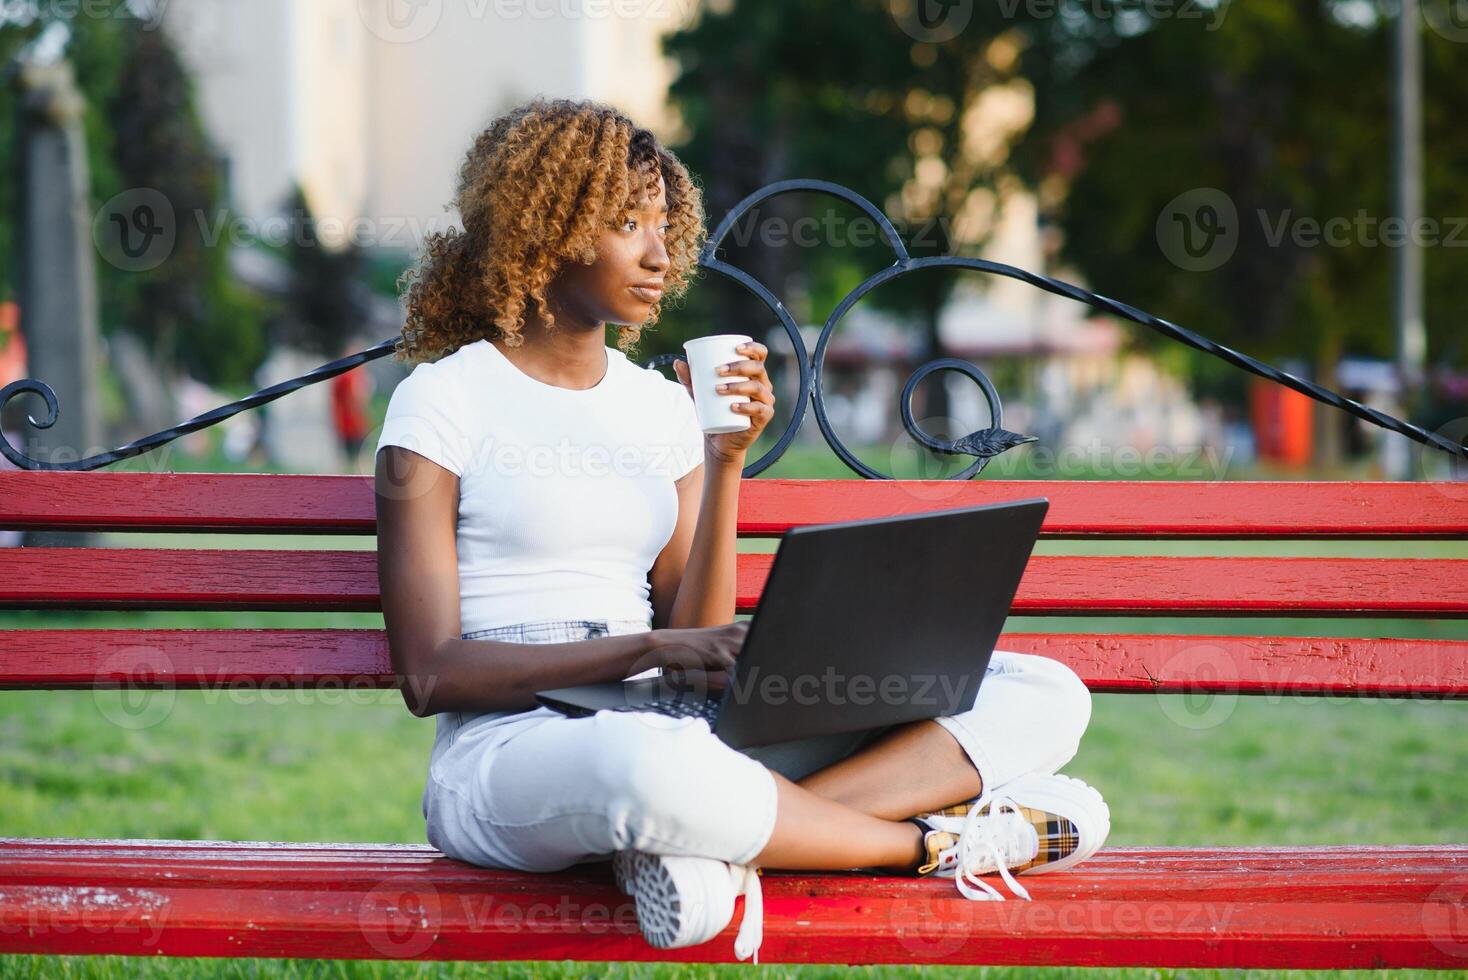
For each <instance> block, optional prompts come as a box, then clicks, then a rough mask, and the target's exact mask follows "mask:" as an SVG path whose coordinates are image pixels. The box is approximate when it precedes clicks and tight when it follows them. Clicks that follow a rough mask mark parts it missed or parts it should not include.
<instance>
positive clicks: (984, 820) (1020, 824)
mask: <svg viewBox="0 0 1468 980" xmlns="http://www.w3.org/2000/svg"><path fill="white" fill-rule="evenodd" d="M986 804H987V805H988V807H989V812H988V813H987V814H984V815H982V816H980V811H981V810H983V809H984V806H985V805H986ZM1033 834H1034V830H1033V828H1032V827H1031V826H1030V823H1029V821H1028V820H1026V819H1025V815H1024V813H1022V812H1021V811H1020V808H1019V804H1018V803H1016V802H1014V800H1012V799H1011V798H1009V797H1008V796H999V797H992V798H991V796H990V794H988V793H986V794H984V795H983V796H981V797H979V798H978V799H977V800H975V801H974V804H973V805H972V806H970V807H969V811H968V815H967V816H965V817H964V821H963V830H962V831H960V832H959V835H958V868H957V870H955V871H954V874H953V880H954V883H955V884H957V885H958V890H959V891H960V892H961V893H962V894H963V896H964V897H965V898H970V899H973V900H974V901H978V902H989V901H994V902H1002V901H1004V896H1003V895H1001V894H999V891H998V890H997V889H996V888H995V887H994V886H993V885H991V884H989V883H988V882H987V881H984V880H983V879H982V878H980V877H979V876H978V875H977V874H974V873H971V870H970V869H971V868H974V867H980V866H982V862H981V861H980V860H979V859H980V858H988V859H989V860H991V861H992V862H993V863H994V865H995V866H996V867H997V868H998V869H999V877H1000V878H1002V879H1003V880H1004V883H1005V884H1006V885H1008V886H1009V890H1010V891H1011V892H1012V893H1014V894H1015V895H1017V896H1019V897H1020V898H1023V899H1026V900H1028V899H1029V897H1030V893H1029V892H1027V891H1025V887H1024V886H1023V885H1021V884H1020V883H1019V882H1017V881H1015V880H1014V875H1012V874H1010V872H1009V864H1010V861H1012V860H1013V861H1016V862H1018V861H1025V860H1028V859H1029V858H1030V857H1031V856H1032V855H1031V854H1030V852H1029V845H1030V841H1031V840H1033ZM975 885H977V886H978V887H977V888H975V887H974V886H975Z"/></svg>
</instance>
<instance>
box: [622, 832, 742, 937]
mask: <svg viewBox="0 0 1468 980" xmlns="http://www.w3.org/2000/svg"><path fill="white" fill-rule="evenodd" d="M612 875H613V877H614V878H615V879H616V882H617V887H618V888H620V889H621V890H622V894H624V895H627V896H630V897H631V898H632V900H633V901H634V902H635V903H636V905H637V924H638V926H639V927H640V928H641V929H642V935H643V936H644V937H645V938H646V939H647V941H648V943H649V945H652V946H655V947H657V948H658V949H678V948H679V947H682V946H694V945H697V944H698V943H703V942H708V941H709V940H710V939H712V938H713V937H714V936H717V935H718V934H719V933H720V932H722V931H723V929H724V927H725V926H727V925H728V924H729V920H730V919H732V918H733V917H734V898H735V896H737V895H739V894H741V893H742V894H743V895H744V920H743V921H742V922H741V923H740V924H739V934H738V935H737V936H736V937H735V939H734V954H735V955H736V956H738V957H739V958H740V959H741V960H743V959H748V958H749V957H750V956H753V957H754V962H756V963H758V962H759V948H760V944H761V943H762V942H763V941H764V902H763V893H762V892H761V891H760V884H759V869H758V868H756V867H753V866H751V865H745V864H730V863H728V862H727V861H720V860H718V859H717V858H704V857H691V856H684V855H673V854H649V853H647V852H646V851H634V850H627V851H618V852H617V853H616V854H615V855H613V856H612Z"/></svg>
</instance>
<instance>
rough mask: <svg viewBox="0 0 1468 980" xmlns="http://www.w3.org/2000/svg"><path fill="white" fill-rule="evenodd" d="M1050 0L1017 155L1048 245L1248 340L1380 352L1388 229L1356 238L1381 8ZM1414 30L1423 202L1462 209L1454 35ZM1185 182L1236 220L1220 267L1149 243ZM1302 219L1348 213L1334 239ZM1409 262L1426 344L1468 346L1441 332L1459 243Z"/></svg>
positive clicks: (1112, 285) (1374, 203) (1464, 63)
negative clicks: (1423, 288)
mask: <svg viewBox="0 0 1468 980" xmlns="http://www.w3.org/2000/svg"><path fill="white" fill-rule="evenodd" d="M1058 6H1059V7H1060V8H1061V9H1062V10H1063V12H1064V14H1063V16H1054V17H1047V18H1043V19H1032V20H1031V21H1030V22H1029V24H1028V29H1029V32H1030V35H1031V38H1032V44H1031V46H1030V47H1029V49H1028V50H1027V51H1026V52H1025V53H1024V56H1023V71H1024V73H1025V75H1026V77H1028V78H1030V79H1031V80H1032V81H1033V83H1034V85H1035V89H1036V122H1035V125H1034V129H1033V132H1032V133H1031V135H1030V137H1029V139H1028V140H1027V141H1026V142H1025V144H1024V146H1023V147H1022V150H1021V153H1020V154H1019V165H1020V167H1021V169H1022V170H1023V172H1024V173H1025V174H1026V176H1027V178H1028V179H1029V180H1030V181H1031V182H1032V183H1034V184H1036V185H1041V184H1044V183H1045V182H1049V183H1050V185H1051V187H1052V192H1051V193H1050V194H1048V195H1047V201H1049V202H1050V203H1051V205H1052V213H1051V217H1052V218H1053V220H1055V222H1056V223H1057V224H1058V225H1059V226H1060V227H1062V228H1063V229H1064V232H1065V245H1064V255H1065V256H1066V258H1068V259H1069V260H1070V261H1071V262H1073V263H1074V264H1075V265H1076V266H1077V267H1078V268H1079V269H1080V271H1081V272H1082V273H1083V274H1084V275H1085V277H1086V278H1087V279H1088V280H1089V281H1091V282H1092V283H1094V284H1096V285H1098V286H1099V287H1100V288H1101V290H1102V291H1103V292H1105V293H1107V294H1108V295H1111V296H1115V297H1117V298H1119V299H1123V300H1125V301H1126V302H1128V303H1132V304H1134V305H1137V306H1141V307H1142V308H1144V309H1149V310H1152V311H1153V312H1155V313H1157V314H1159V315H1161V316H1165V317H1167V318H1168V319H1170V320H1174V321H1175V322H1178V323H1181V324H1183V325H1185V326H1187V327H1189V328H1191V329H1193V330H1196V331H1199V332H1201V333H1204V334H1206V335H1208V336H1210V337H1213V338H1215V339H1217V340H1219V341H1220V342H1222V343H1225V344H1229V345H1230V346H1237V347H1240V348H1241V349H1244V350H1247V351H1249V352H1250V353H1253V354H1255V355H1257V356H1262V357H1266V358H1278V357H1283V356H1289V355H1294V356H1305V357H1313V355H1314V352H1315V351H1317V350H1320V349H1322V348H1324V349H1330V348H1332V347H1336V346H1338V347H1339V348H1340V349H1341V350H1342V351H1344V352H1346V353H1355V354H1365V355H1376V356H1390V355H1391V353H1392V344H1393V331H1392V316H1391V268H1392V262H1393V249H1392V248H1391V247H1388V246H1385V245H1381V244H1372V242H1373V241H1377V240H1379V239H1380V238H1381V230H1380V222H1381V221H1382V220H1384V219H1386V218H1387V217H1389V216H1390V215H1391V214H1392V211H1393V202H1392V197H1391V187H1392V183H1391V181H1392V167H1393V161H1392V145H1393V139H1392V128H1391V127H1392V121H1391V120H1392V108H1391V80H1392V61H1391V50H1392V48H1391V36H1390V35H1391V30H1392V25H1391V23H1390V22H1389V21H1388V20H1387V19H1385V18H1384V17H1382V16H1381V15H1380V14H1379V10H1380V8H1379V7H1378V6H1377V5H1372V4H1361V3H1345V2H1334V0H1308V2H1303V3H1269V2H1266V3H1248V4H1245V3H1223V4H1220V5H1208V4H1205V5H1201V6H1195V7H1194V8H1193V9H1194V10H1195V11H1197V12H1200V13H1201V14H1202V16H1198V17H1182V16H1173V17H1156V18H1148V17H1146V16H1145V15H1141V14H1139V13H1138V12H1139V11H1140V9H1141V8H1140V5H1131V4H1111V3H1101V4H1096V3H1090V2H1086V3H1080V2H1074V0H1061V2H1060V3H1059V4H1058ZM1210 6H1211V7H1214V8H1216V9H1212V10H1209V9H1205V8H1207V7H1210ZM1121 7H1130V8H1132V10H1133V13H1135V14H1138V15H1137V16H1134V17H1130V18H1128V17H1123V16H1119V15H1118V13H1117V11H1118V9H1119V8H1121ZM1021 9H1024V5H1023V4H1022V5H1021ZM1172 9H1177V8H1176V7H1174V8H1172ZM1423 44H1424V75H1425V78H1424V86H1423V88H1424V100H1425V106H1424V118H1425V145H1426V167H1425V169H1426V174H1425V178H1426V188H1427V191H1426V202H1425V213H1426V214H1427V215H1429V216H1433V217H1435V218H1437V219H1438V220H1439V221H1445V220H1446V221H1451V220H1454V219H1453V216H1459V217H1458V219H1457V220H1463V216H1468V192H1465V190H1464V188H1463V185H1462V182H1461V181H1460V180H1458V179H1457V178H1456V176H1455V175H1456V174H1459V173H1461V172H1462V169H1463V167H1464V165H1465V164H1468V131H1465V129H1464V128H1463V126H1462V119H1461V108H1462V105H1463V99H1464V96H1465V95H1468V46H1465V45H1462V44H1455V43H1452V42H1450V41H1448V40H1447V39H1445V38H1443V37H1441V36H1439V35H1438V34H1436V33H1435V32H1433V31H1430V30H1426V29H1424V30H1423ZM1059 188H1063V193H1062V192H1061V191H1060V190H1059ZM1197 188H1217V189H1218V190H1221V191H1223V192H1224V193H1225V194H1227V195H1228V197H1229V198H1230V199H1231V200H1232V201H1233V203H1234V204H1235V206H1236V207H1237V211H1238V222H1237V227H1238V230H1239V239H1238V245H1237V250H1236V252H1235V253H1234V255H1233V257H1232V258H1231V259H1229V260H1228V261H1226V262H1224V263H1223V264H1222V265H1221V266H1220V267H1218V268H1217V269H1214V270H1211V271H1197V272H1191V271H1185V270H1183V269H1181V268H1179V267H1178V266H1177V265H1174V264H1173V263H1172V262H1171V261H1169V259H1168V257H1167V256H1166V255H1165V254H1164V253H1163V250H1162V248H1161V247H1160V245H1159V242H1158V237H1157V230H1156V223H1157V219H1158V217H1159V215H1161V214H1162V213H1163V212H1164V209H1165V208H1166V207H1167V206H1168V204H1169V202H1171V201H1173V200H1174V199H1175V198H1177V197H1178V196H1179V195H1181V194H1184V193H1186V192H1189V191H1192V190H1194V189H1197ZM1358 217H1359V218H1360V223H1359V224H1358ZM1300 219H1313V220H1315V221H1319V222H1322V223H1323V222H1326V221H1327V220H1330V219H1344V220H1345V221H1348V222H1350V227H1349V228H1346V227H1345V226H1343V225H1342V224H1340V223H1338V224H1337V226H1336V229H1337V231H1338V232H1340V233H1338V234H1337V235H1336V236H1335V237H1336V240H1337V242H1340V243H1341V244H1336V245H1332V244H1326V243H1315V244H1311V242H1310V235H1309V231H1308V227H1306V226H1297V225H1296V224H1295V222H1297V221H1298V220H1300ZM1373 222H1374V223H1375V224H1374V226H1373V224H1372V223H1373ZM1281 227H1284V228H1286V229H1287V233H1286V234H1284V235H1283V237H1282V238H1281V236H1280V229H1281ZM1295 228H1299V229H1300V230H1302V231H1304V234H1303V235H1296V234H1294V233H1293V231H1290V230H1289V229H1295ZM1446 233H1447V226H1446V225H1445V226H1444V229H1443V234H1444V235H1446ZM1461 237H1462V240H1463V241H1464V242H1465V243H1468V229H1463V230H1462V234H1461ZM1426 265H1427V318H1428V326H1429V330H1428V333H1429V336H1430V337H1431V338H1432V345H1433V349H1432V352H1433V354H1434V355H1435V356H1437V357H1444V356H1450V357H1453V358H1456V359H1458V361H1459V363H1468V360H1465V353H1468V352H1465V351H1464V348H1463V345H1462V344H1461V342H1460V341H1453V340H1452V338H1455V337H1460V336H1461V329H1460V327H1459V321H1461V318H1462V310H1463V308H1464V306H1465V304H1468V278H1465V277H1464V276H1463V275H1462V254H1461V251H1459V250H1455V249H1452V248H1442V247H1435V248H1428V249H1427V254H1426ZM1154 339H1155V340H1157V341H1159V342H1163V343H1165V341H1160V338H1149V341H1150V340H1154Z"/></svg>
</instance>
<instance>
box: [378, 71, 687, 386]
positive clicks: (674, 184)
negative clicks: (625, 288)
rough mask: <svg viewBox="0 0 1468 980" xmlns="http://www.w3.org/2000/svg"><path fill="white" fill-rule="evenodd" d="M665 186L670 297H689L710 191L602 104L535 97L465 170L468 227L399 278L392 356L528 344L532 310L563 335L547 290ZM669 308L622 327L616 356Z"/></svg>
mask: <svg viewBox="0 0 1468 980" xmlns="http://www.w3.org/2000/svg"><path fill="white" fill-rule="evenodd" d="M659 177H661V178H662V182H663V186H664V188H665V189H666V193H667V202H668V224H669V228H668V231H667V235H666V239H665V244H666V248H667V250H668V261H669V269H668V271H667V273H666V275H665V276H664V292H663V300H668V299H676V298H678V297H679V296H681V295H682V294H683V293H684V291H685V290H686V289H687V287H688V285H689V280H690V279H691V277H692V275H693V273H694V271H695V268H696V266H697V262H698V254H699V251H700V250H701V249H702V247H703V243H704V240H705V235H706V230H705V228H704V214H703V197H702V193H701V192H700V190H699V188H698V186H697V185H696V184H695V183H694V181H693V178H692V177H691V176H690V175H689V173H688V170H687V168H685V167H684V166H683V164H682V163H681V162H680V161H679V160H678V159H677V157H675V156H673V154H672V153H670V152H668V150H666V149H665V148H664V147H663V146H662V145H661V144H659V143H658V141H657V139H656V137H654V136H653V134H652V133H650V132H649V131H648V130H646V129H643V128H641V127H639V126H637V125H635V124H634V123H633V122H632V121H631V120H630V119H628V118H627V117H626V116H624V115H623V114H622V113H621V112H619V111H618V110H616V109H614V108H612V107H611V106H608V105H604V104H602V103H599V102H589V101H582V102H577V101H571V100H569V99H554V100H546V99H535V100H533V101H531V102H528V103H526V104H524V105H522V106H519V107H518V108H515V109H512V110H511V111H510V112H507V113H505V114H504V115H502V116H500V117H499V118H497V119H495V120H494V121H493V122H492V123H490V125H489V128H487V129H485V130H484V132H482V133H480V134H479V136H478V137H477V138H476V139H475V140H474V145H473V147H472V148H471V149H470V150H469V154H468V157H467V158H466V159H465V161H464V164H463V166H462V167H461V168H460V170H459V180H458V186H457V189H456V191H455V194H454V204H455V205H456V206H457V207H458V209H459V214H460V216H461V218H462V220H463V224H464V228H463V230H462V231H460V230H458V229H457V228H451V229H449V230H448V231H446V232H436V233H433V234H430V235H428V236H427V238H426V239H425V241H424V246H423V252H422V254H421V256H420V257H419V260H418V263H417V265H416V267H414V268H409V269H408V270H407V271H405V272H404V273H403V274H402V276H401V277H400V278H399V279H398V288H399V290H400V291H401V290H402V289H403V288H404V287H407V306H408V314H407V321H406V322H405V323H404V325H403V329H402V337H401V338H400V340H399V341H398V343H397V345H396V346H395V347H394V348H393V356H394V359H395V360H398V361H408V362H412V363H416V362H419V361H435V360H438V359H439V358H441V357H443V356H445V355H447V354H451V353H453V352H454V351H456V350H458V349H459V348H460V347H462V346H463V345H464V344H466V343H471V342H473V341H476V340H479V339H481V338H488V339H491V340H493V339H503V340H504V341H505V343H506V344H507V345H508V346H510V347H519V346H520V345H521V344H522V343H523V342H524V338H523V337H521V335H520V331H521V329H522V328H523V327H524V325H525V318H526V314H527V312H528V313H531V314H534V315H536V316H539V317H542V318H544V320H545V322H546V323H547V324H548V325H550V326H554V323H555V317H554V315H553V314H552V313H551V311H550V309H549V306H548V304H547V301H546V287H547V286H549V285H550V283H551V281H552V279H554V278H555V275H556V273H557V272H558V271H559V270H560V269H561V267H562V266H563V265H564V264H566V263H568V262H573V261H575V262H582V263H584V264H587V265H590V264H591V263H592V262H594V261H595V260H596V254H597V243H598V239H599V238H600V236H601V233H602V231H603V229H605V228H607V227H609V226H612V227H615V226H617V225H620V224H621V223H623V222H624V221H625V220H626V218H625V215H626V214H627V213H628V212H629V211H630V210H631V209H632V208H633V207H634V206H635V204H636V202H637V199H638V197H639V191H640V190H642V189H644V188H645V189H646V192H647V194H648V195H649V196H651V195H653V194H655V193H656V189H657V180H658V178H659ZM639 178H640V183H638V179H639ZM415 280H416V281H415ZM662 305H663V303H662V301H659V302H658V303H657V304H655V305H654V306H653V307H652V310H651V312H650V313H649V315H648V318H647V320H646V321H645V322H643V323H641V324H627V325H620V326H619V330H618V336H617V347H618V349H620V350H622V351H623V352H624V353H629V352H631V351H633V350H634V349H635V346H636V344H637V340H638V337H639V336H640V334H641V331H642V328H643V327H647V326H652V325H653V324H655V323H657V321H658V317H659V315H660V313H661V311H662Z"/></svg>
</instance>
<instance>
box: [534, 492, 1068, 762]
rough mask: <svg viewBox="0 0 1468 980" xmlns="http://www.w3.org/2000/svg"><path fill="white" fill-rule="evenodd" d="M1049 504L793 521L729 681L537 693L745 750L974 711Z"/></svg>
mask: <svg viewBox="0 0 1468 980" xmlns="http://www.w3.org/2000/svg"><path fill="white" fill-rule="evenodd" d="M1049 506H1050V502H1049V500H1048V499H1047V498H1045V497H1034V498H1028V499H1025V500H1016V501H1008V502H1004V503H997V504H984V505H982V506H977V507H964V508H960V509H956V510H944V511H928V512H925V513H921V514H910V515H903V516H898V517H879V518H872V519H868V520H857V521H844V522H841V523H835V524H817V525H807V526H803V527H796V528H792V529H790V530H789V531H787V532H786V533H785V534H784V536H783V537H782V538H781V540H780V545H779V548H778V549H777V550H776V552H775V559H774V563H773V565H772V567H771V569H770V574H769V578H768V580H767V581H766V583H765V587H764V590H763V592H762V593H761V595H760V600H759V604H758V606H757V607H756V609H755V612H754V616H753V618H752V620H751V621H750V624H749V631H748V632H747V633H746V634H745V637H744V642H743V644H742V645H741V647H740V650H739V654H738V656H737V657H736V659H735V663H734V667H733V669H732V670H731V671H730V672H729V679H728V683H727V684H726V685H725V686H724V687H723V688H722V689H721V690H718V691H709V690H707V689H706V688H705V687H702V686H698V685H692V684H683V685H680V684H679V683H677V682H676V681H675V680H674V679H673V678H672V677H671V676H670V675H669V674H668V673H667V672H664V673H663V674H662V676H654V677H640V678H637V679H635V680H625V681H613V682H611V683H603V684H586V685H579V686H576V687H565V688H557V689H555V690H550V691H541V692H539V693H537V694H536V699H537V700H538V701H539V702H540V703H541V704H543V705H546V706H547V707H550V708H553V709H555V710H557V711H560V712H562V713H563V714H567V715H571V716H575V717H579V716H584V715H591V714H595V713H596V712H597V711H601V710H612V711H657V712H659V713H662V714H669V715H677V716H694V717H701V718H704V719H705V720H707V721H708V723H709V727H710V729H711V730H712V731H713V733H714V734H715V735H717V736H718V737H719V738H720V739H722V740H723V741H724V742H725V743H726V744H728V745H729V746H730V747H732V748H736V749H742V748H747V747H750V746H755V745H765V744H768V743H771V742H783V741H786V740H788V739H796V738H804V737H807V736H812V735H827V734H834V733H837V732H850V731H862V730H866V729H871V728H877V727H885V726H888V725H894V724H898V723H901V722H906V721H916V720H918V719H922V718H934V717H937V716H939V715H951V714H958V713H960V712H963V711H967V710H968V709H970V708H972V707H973V705H974V700H975V699H976V698H977V697H978V693H979V683H980V682H981V681H982V680H983V677H984V671H985V670H986V669H987V668H988V666H989V658H990V656H991V655H992V654H993V652H994V645H995V643H997V642H998V640H999V633H1000V630H1001V629H1002V628H1003V626H1004V621H1005V619H1006V618H1007V616H1008V614H1009V606H1010V603H1011V602H1013V601H1014V594H1015V591H1016V590H1017V589H1018V588H1019V582H1020V577H1021V576H1022V575H1023V574H1024V570H1025V565H1026V564H1027V563H1028V562H1029V558H1030V553H1031V551H1032V550H1033V548H1034V545H1035V541H1036V539H1037V538H1038V536H1039V533H1040V524H1041V522H1042V521H1043V520H1044V517H1045V512H1046V511H1047V510H1048V509H1049ZM691 676H698V675H691Z"/></svg>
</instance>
